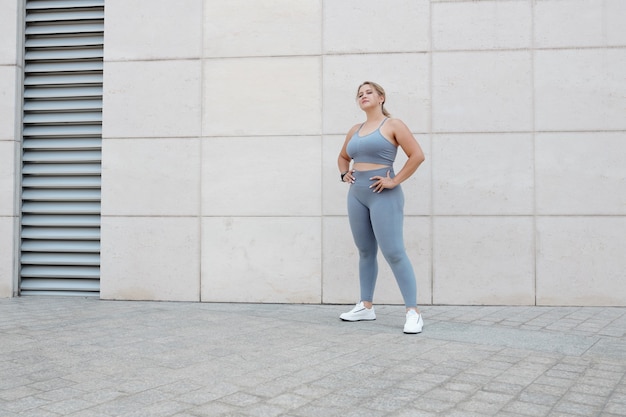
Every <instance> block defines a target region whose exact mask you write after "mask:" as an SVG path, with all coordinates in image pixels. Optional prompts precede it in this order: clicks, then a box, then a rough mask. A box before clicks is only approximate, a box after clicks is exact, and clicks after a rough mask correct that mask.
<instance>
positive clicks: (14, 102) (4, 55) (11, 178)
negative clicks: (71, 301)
mask: <svg viewBox="0 0 626 417" xmlns="http://www.w3.org/2000/svg"><path fill="white" fill-rule="evenodd" d="M21 7H22V2H21V1H17V2H16V1H15V0H0V39H2V42H0V196H1V197H0V297H12V296H13V295H14V294H15V293H16V286H17V262H16V259H17V250H18V249H17V245H18V241H19V239H18V236H19V228H18V227H19V226H18V225H19V215H18V210H19V208H18V207H19V206H18V192H17V188H18V184H19V174H18V170H19V167H20V165H19V161H20V150H21V149H20V143H19V137H20V120H21V113H20V112H21V98H20V97H21V85H22V81H21V80H22V65H21V56H22V54H21V52H20V50H21V48H22V42H21V36H22V31H21V29H20V27H21V25H20V22H21V20H22V12H21Z"/></svg>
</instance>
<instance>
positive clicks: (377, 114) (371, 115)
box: [365, 109, 386, 122]
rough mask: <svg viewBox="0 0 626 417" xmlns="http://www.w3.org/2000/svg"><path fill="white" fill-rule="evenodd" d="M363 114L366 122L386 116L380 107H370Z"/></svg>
mask: <svg viewBox="0 0 626 417" xmlns="http://www.w3.org/2000/svg"><path fill="white" fill-rule="evenodd" d="M365 116H366V118H367V121H368V122H375V121H378V120H382V119H384V118H385V117H386V116H385V115H384V114H383V112H382V111H381V110H380V109H371V110H369V111H366V112H365Z"/></svg>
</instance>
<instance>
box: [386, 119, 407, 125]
mask: <svg viewBox="0 0 626 417" xmlns="http://www.w3.org/2000/svg"><path fill="white" fill-rule="evenodd" d="M387 123H388V124H389V125H390V126H394V127H400V126H406V124H404V122H403V121H402V120H401V119H398V118H396V117H389V118H388V119H387Z"/></svg>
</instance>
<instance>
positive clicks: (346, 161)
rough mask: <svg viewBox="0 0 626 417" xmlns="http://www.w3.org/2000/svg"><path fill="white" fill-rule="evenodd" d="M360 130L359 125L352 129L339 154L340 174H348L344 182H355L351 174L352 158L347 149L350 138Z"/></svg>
mask: <svg viewBox="0 0 626 417" xmlns="http://www.w3.org/2000/svg"><path fill="white" fill-rule="evenodd" d="M358 128H359V125H354V126H353V127H352V129H350V131H349V132H348V134H347V135H346V139H345V140H344V142H343V146H342V147H341V151H340V152H339V157H338V158H337V166H338V167H339V173H340V174H344V173H347V174H346V175H345V177H344V181H346V182H354V178H353V177H352V173H351V172H350V162H351V161H352V158H350V156H349V155H348V152H347V151H346V148H347V147H348V142H350V138H352V135H354V132H356V130H357V129H358Z"/></svg>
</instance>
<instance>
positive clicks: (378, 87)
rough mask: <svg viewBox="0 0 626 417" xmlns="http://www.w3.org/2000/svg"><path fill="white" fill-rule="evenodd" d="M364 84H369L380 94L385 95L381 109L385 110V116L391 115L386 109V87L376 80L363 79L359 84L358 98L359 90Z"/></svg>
mask: <svg viewBox="0 0 626 417" xmlns="http://www.w3.org/2000/svg"><path fill="white" fill-rule="evenodd" d="M364 85H369V86H370V87H372V88H373V89H374V90H376V92H377V93H378V95H379V96H382V97H383V104H382V107H381V110H382V111H383V115H384V116H386V117H391V114H390V113H389V112H388V111H387V109H385V100H386V99H387V96H386V95H385V89H384V88H383V87H382V86H381V85H380V84H377V83H375V82H374V81H363V82H362V83H361V85H359V88H357V89H356V96H357V98H358V97H359V91H360V90H361V87H363V86H364Z"/></svg>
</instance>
